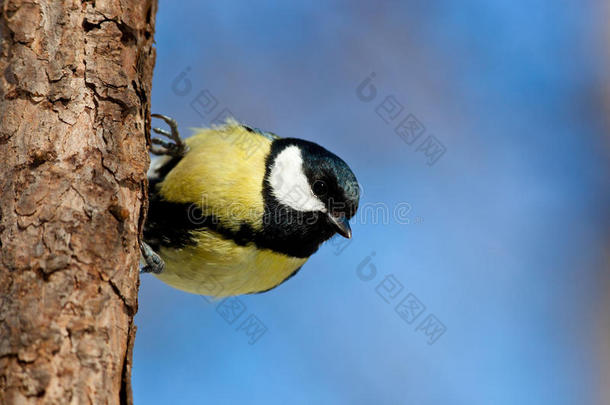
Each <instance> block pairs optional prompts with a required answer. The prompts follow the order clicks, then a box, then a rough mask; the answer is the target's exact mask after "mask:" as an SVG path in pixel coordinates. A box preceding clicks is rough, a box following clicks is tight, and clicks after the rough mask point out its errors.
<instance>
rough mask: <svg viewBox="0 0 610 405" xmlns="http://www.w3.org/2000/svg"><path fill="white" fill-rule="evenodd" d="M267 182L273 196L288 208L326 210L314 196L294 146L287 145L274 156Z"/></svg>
mask: <svg viewBox="0 0 610 405" xmlns="http://www.w3.org/2000/svg"><path fill="white" fill-rule="evenodd" d="M269 184H270V185H271V192H272V194H273V195H274V196H275V198H277V200H278V201H279V202H280V203H282V204H284V205H287V206H288V207H290V208H293V209H295V210H298V211H322V212H326V206H325V205H324V203H323V202H322V201H320V199H319V198H318V197H316V196H315V194H314V193H313V191H312V190H311V187H310V186H309V182H308V181H307V177H306V176H305V173H303V158H302V157H301V151H300V149H299V148H298V147H296V146H289V147H287V148H286V149H284V150H283V151H281V152H280V153H279V154H278V155H277V156H276V158H275V161H274V162H273V166H272V167H271V173H270V174H269Z"/></svg>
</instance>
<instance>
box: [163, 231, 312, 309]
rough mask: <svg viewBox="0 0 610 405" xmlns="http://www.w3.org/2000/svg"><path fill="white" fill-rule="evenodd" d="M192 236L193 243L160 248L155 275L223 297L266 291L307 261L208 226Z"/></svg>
mask: <svg viewBox="0 0 610 405" xmlns="http://www.w3.org/2000/svg"><path fill="white" fill-rule="evenodd" d="M195 237H196V240H197V243H196V244H195V245H189V246H186V247H184V248H182V249H171V248H161V251H160V252H159V254H160V255H161V257H162V258H163V260H164V261H165V263H166V268H165V270H164V272H163V273H161V274H159V275H157V277H158V278H159V279H161V280H162V281H164V282H165V283H167V284H169V285H171V286H173V287H175V288H178V289H180V290H184V291H188V292H191V293H194V294H203V295H211V296H215V297H225V296H229V295H238V294H248V293H253V292H259V291H265V290H268V289H270V288H273V287H275V286H277V285H278V284H280V283H281V282H282V281H284V280H285V279H286V278H287V277H289V276H290V275H291V274H292V273H293V272H294V271H295V270H297V269H298V268H299V267H301V266H302V265H303V264H304V263H305V262H306V261H307V258H296V257H290V256H286V255H284V254H281V253H275V252H273V251H271V250H266V249H258V248H256V246H254V245H253V244H252V245H247V246H238V245H237V244H235V243H234V242H233V241H231V240H227V239H223V238H222V237H221V236H220V235H218V234H217V233H215V232H212V231H208V230H203V231H198V232H196V236H195Z"/></svg>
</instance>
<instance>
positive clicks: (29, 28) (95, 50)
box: [0, 0, 157, 404]
mask: <svg viewBox="0 0 610 405" xmlns="http://www.w3.org/2000/svg"><path fill="white" fill-rule="evenodd" d="M156 8H157V4H156V0H97V1H95V0H93V1H91V0H89V1H82V2H81V1H76V0H54V1H51V0H47V1H45V0H0V173H1V176H0V404H24V403H27V404H30V403H36V404H81V403H87V404H106V403H109V404H118V403H122V404H124V403H131V402H132V398H131V385H130V377H131V376H130V374H131V349H132V346H133V342H134V336H135V326H134V325H133V316H134V314H135V312H136V310H137V288H138V258H139V249H138V236H139V233H140V230H141V227H142V221H143V217H144V214H145V200H146V187H145V183H146V169H147V167H148V161H149V160H148V154H147V150H146V136H145V134H148V130H149V127H150V113H149V108H150V106H149V104H150V89H151V79H152V70H153V66H154V60H155V51H154V48H153V47H152V42H153V32H154V18H155V13H156Z"/></svg>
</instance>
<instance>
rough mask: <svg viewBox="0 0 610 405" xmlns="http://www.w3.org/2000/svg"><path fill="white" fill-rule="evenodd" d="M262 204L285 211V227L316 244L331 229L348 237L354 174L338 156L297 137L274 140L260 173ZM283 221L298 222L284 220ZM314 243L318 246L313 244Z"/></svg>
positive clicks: (353, 206) (356, 194) (354, 199)
mask: <svg viewBox="0 0 610 405" xmlns="http://www.w3.org/2000/svg"><path fill="white" fill-rule="evenodd" d="M264 189H265V194H266V196H265V199H266V203H267V207H268V208H269V207H271V208H272V209H273V210H275V211H278V210H280V211H284V212H285V213H287V214H280V215H278V216H277V217H278V218H279V219H280V221H282V222H283V223H282V224H280V225H283V226H284V227H285V228H287V229H290V230H291V231H292V232H293V233H297V234H299V233H300V234H302V236H303V238H304V239H315V241H316V242H317V243H318V245H319V244H320V243H322V242H323V241H325V240H327V239H328V238H330V237H331V236H332V235H334V234H335V233H339V234H340V235H342V236H344V237H346V238H351V236H352V231H351V228H350V225H349V219H350V218H352V217H353V216H354V214H355V213H356V210H357V209H358V201H359V198H360V189H359V186H358V181H357V180H356V176H354V173H353V172H352V171H351V169H350V168H349V166H348V165H347V163H345V162H344V161H343V160H342V159H341V158H339V157H338V156H337V155H335V154H333V153H331V152H329V151H328V150H326V149H324V148H323V147H321V146H320V145H317V144H315V143H313V142H309V141H304V140H301V139H293V138H283V139H277V140H275V141H274V142H273V144H272V148H271V153H270V155H269V158H268V159H267V173H266V176H265V184H264ZM287 220H290V221H292V222H295V221H296V222H302V223H297V224H294V223H291V224H287V223H285V222H286V221H287ZM316 248H317V246H316Z"/></svg>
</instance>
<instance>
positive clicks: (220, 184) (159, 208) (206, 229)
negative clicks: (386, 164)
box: [140, 114, 360, 298]
mask: <svg viewBox="0 0 610 405" xmlns="http://www.w3.org/2000/svg"><path fill="white" fill-rule="evenodd" d="M152 117H154V118H159V119H162V120H163V121H165V123H166V124H167V125H168V126H169V128H170V131H167V130H165V129H161V128H153V131H154V132H155V133H157V134H159V135H161V136H162V137H163V138H164V139H161V138H159V137H155V138H152V140H151V143H152V144H151V149H150V152H151V153H152V154H154V155H158V157H157V158H156V159H153V161H152V162H151V165H150V168H149V170H148V174H147V177H148V198H149V200H148V201H149V204H148V212H147V217H146V220H145V223H144V227H143V236H142V241H141V243H140V250H141V256H142V259H143V267H142V269H141V272H142V273H152V274H154V275H155V276H156V277H157V278H159V279H160V280H161V281H163V282H165V283H167V284H169V285H170V286H172V287H174V288H177V289H179V290H183V291H186V292H189V293H194V294H200V295H207V296H213V297H218V298H222V297H229V296H236V295H242V294H253V293H262V292H266V291H269V290H271V289H273V288H275V287H277V286H279V285H280V284H282V283H283V282H285V281H286V280H288V279H290V278H291V277H293V276H294V275H295V274H296V273H297V272H298V271H299V270H300V269H301V267H303V265H304V264H305V262H306V261H307V259H308V258H309V257H310V256H311V255H313V254H314V253H315V252H316V251H317V250H318V249H319V247H320V246H321V245H322V244H323V243H324V242H325V241H327V240H329V239H330V238H331V237H333V236H334V235H337V234H338V235H340V236H342V237H345V238H351V237H352V231H351V227H350V224H349V220H350V219H351V218H352V217H353V216H354V215H355V213H356V211H357V209H358V203H359V198H360V186H359V183H358V181H357V179H356V176H355V175H354V173H353V172H352V170H351V169H350V167H349V166H348V164H347V163H345V161H343V160H342V159H341V158H339V157H338V156H337V155H335V154H333V153H332V152H330V151H328V150H327V149H325V148H323V147H322V146H320V145H318V144H316V143H314V142H310V141H307V140H303V139H299V138H281V137H279V136H278V135H276V134H274V133H272V132H268V131H263V130H261V129H258V128H253V127H250V126H248V125H244V124H241V123H239V122H238V121H236V120H235V119H233V118H227V120H226V121H225V122H224V123H223V124H221V125H213V126H211V127H210V128H200V129H196V130H195V133H194V134H193V135H192V136H190V137H188V138H186V139H184V140H183V139H181V137H180V133H179V131H178V124H177V122H176V121H175V120H174V119H172V118H170V117H168V116H165V115H161V114H152Z"/></svg>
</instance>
